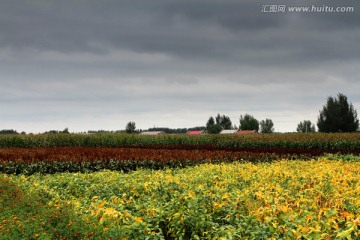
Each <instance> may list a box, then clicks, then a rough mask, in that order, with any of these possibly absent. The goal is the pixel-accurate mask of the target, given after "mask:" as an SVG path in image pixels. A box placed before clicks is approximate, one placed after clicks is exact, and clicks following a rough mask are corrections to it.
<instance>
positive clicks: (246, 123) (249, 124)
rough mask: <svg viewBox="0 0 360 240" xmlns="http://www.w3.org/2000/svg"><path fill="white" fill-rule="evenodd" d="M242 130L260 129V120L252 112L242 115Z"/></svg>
mask: <svg viewBox="0 0 360 240" xmlns="http://www.w3.org/2000/svg"><path fill="white" fill-rule="evenodd" d="M240 130H256V131H259V121H258V120H256V119H255V118H254V117H253V116H252V115H250V114H245V116H243V115H240Z"/></svg>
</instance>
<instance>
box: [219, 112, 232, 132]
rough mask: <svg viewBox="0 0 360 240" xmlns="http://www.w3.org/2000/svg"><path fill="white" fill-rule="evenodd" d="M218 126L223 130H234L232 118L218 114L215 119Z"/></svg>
mask: <svg viewBox="0 0 360 240" xmlns="http://www.w3.org/2000/svg"><path fill="white" fill-rule="evenodd" d="M215 120H216V124H219V125H220V126H221V127H222V129H231V128H232V122H231V120H230V117H228V116H225V115H222V116H220V114H218V115H217V116H216V118H215Z"/></svg>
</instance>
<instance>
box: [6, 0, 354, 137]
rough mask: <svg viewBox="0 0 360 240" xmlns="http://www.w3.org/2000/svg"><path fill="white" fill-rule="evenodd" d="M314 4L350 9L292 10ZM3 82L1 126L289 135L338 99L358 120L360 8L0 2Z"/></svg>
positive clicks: (327, 0) (180, 0)
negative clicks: (216, 126) (244, 126)
mask: <svg viewBox="0 0 360 240" xmlns="http://www.w3.org/2000/svg"><path fill="white" fill-rule="evenodd" d="M268 5H276V6H278V5H285V6H286V9H285V12H276V13H275V12H269V10H270V6H268ZM312 5H314V6H317V7H326V6H333V7H353V8H354V11H353V12H343V13H330V12H322V13H319V12H316V13H315V12H312V13H309V12H308V13H304V12H303V13H294V12H290V11H289V10H288V7H292V6H305V7H306V6H310V7H311V6H312ZM262 10H263V11H265V12H262ZM0 83H1V87H0V129H15V130H17V131H19V132H20V131H25V132H34V133H36V132H43V131H47V130H51V129H55V130H63V129H64V128H66V127H68V128H69V130H70V131H71V132H79V131H87V130H99V129H104V130H120V129H124V128H125V125H126V123H127V122H129V121H134V122H135V123H136V126H137V128H138V129H147V128H149V127H153V126H156V127H170V128H182V127H187V128H188V127H194V126H204V125H205V124H206V121H207V120H208V118H209V117H210V116H215V115H216V114H217V113H220V114H224V115H227V116H229V117H230V118H231V120H232V122H233V123H234V124H236V125H237V126H238V125H239V117H240V115H241V114H243V115H244V114H246V113H248V114H251V115H253V116H254V117H255V118H257V119H258V120H263V119H266V118H270V119H272V120H273V122H274V125H275V130H276V131H280V132H287V131H295V130H296V127H297V124H298V123H299V122H300V121H302V120H310V121H312V122H313V123H316V120H317V116H318V114H319V110H320V109H321V108H322V106H323V105H324V104H325V103H326V99H327V97H329V96H336V95H337V94H338V93H339V92H340V93H344V94H345V95H347V96H348V99H349V101H350V102H352V103H353V105H354V107H355V109H357V111H358V112H359V111H360V2H359V0H346V1H343V0H337V1H334V0H324V1H322V0H283V1H279V0H266V1H265V0H101V1H99V0H1V7H0Z"/></svg>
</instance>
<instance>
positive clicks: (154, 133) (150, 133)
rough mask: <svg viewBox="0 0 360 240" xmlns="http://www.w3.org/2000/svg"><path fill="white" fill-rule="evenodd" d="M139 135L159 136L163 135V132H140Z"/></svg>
mask: <svg viewBox="0 0 360 240" xmlns="http://www.w3.org/2000/svg"><path fill="white" fill-rule="evenodd" d="M140 134H141V135H161V134H165V132H164V131H145V132H141V133H140Z"/></svg>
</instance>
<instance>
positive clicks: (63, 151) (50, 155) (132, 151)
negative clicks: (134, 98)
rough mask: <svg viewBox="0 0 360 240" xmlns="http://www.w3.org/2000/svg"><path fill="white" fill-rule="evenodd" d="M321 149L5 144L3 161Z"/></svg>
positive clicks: (195, 157)
mask: <svg viewBox="0 0 360 240" xmlns="http://www.w3.org/2000/svg"><path fill="white" fill-rule="evenodd" d="M322 153H323V151H321V150H309V149H277V148H243V149H239V150H238V151H234V150H231V151H230V150H210V149H168V148H167V149H166V148H159V147H153V148H138V147H136V148H135V147H133V148H132V147H119V148H104V147H103V148H93V147H48V148H44V147H41V148H1V149H0V162H5V161H6V162H7V161H13V162H25V163H34V162H38V161H50V162H51V161H74V162H82V161H98V160H102V161H107V160H111V159H112V160H136V161H141V160H153V161H170V160H192V161H199V160H235V159H248V158H251V159H254V158H256V157H264V156H278V157H282V156H289V155H296V156H301V155H307V156H318V155H321V154H322Z"/></svg>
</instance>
